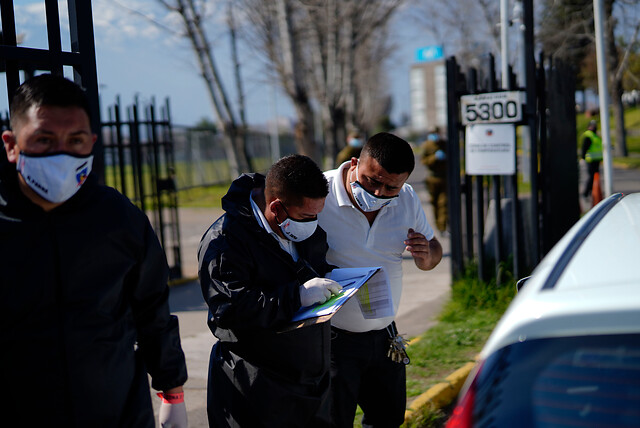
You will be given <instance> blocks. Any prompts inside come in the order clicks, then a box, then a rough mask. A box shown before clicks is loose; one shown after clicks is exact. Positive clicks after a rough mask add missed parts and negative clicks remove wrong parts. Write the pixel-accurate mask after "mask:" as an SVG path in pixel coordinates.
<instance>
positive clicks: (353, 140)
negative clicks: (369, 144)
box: [336, 131, 364, 168]
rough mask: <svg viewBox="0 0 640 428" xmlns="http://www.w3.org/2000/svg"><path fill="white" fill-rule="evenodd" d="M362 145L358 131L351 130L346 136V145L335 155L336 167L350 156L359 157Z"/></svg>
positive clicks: (349, 158)
mask: <svg viewBox="0 0 640 428" xmlns="http://www.w3.org/2000/svg"><path fill="white" fill-rule="evenodd" d="M363 145H364V141H363V140H362V135H361V134H360V132H358V131H351V132H350V133H349V135H348V136H347V145H346V146H344V148H343V149H342V150H340V152H338V155H337V156H336V168H337V167H339V166H340V165H342V164H343V163H344V162H346V161H349V160H351V158H357V157H360V151H361V150H362V146H363Z"/></svg>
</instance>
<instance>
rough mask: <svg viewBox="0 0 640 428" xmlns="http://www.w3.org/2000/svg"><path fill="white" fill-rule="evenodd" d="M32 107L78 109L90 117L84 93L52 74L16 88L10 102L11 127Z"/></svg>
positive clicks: (67, 80) (35, 78) (72, 84)
mask: <svg viewBox="0 0 640 428" xmlns="http://www.w3.org/2000/svg"><path fill="white" fill-rule="evenodd" d="M32 106H36V107H40V106H53V107H80V108H81V109H83V110H84V111H85V112H86V113H87V116H89V117H91V111H90V109H89V100H88V99H87V95H86V94H85V92H84V91H83V90H82V88H80V86H78V85H77V84H75V83H73V82H72V81H71V80H69V79H66V78H64V77H62V76H55V75H53V74H41V75H39V76H35V77H32V78H30V79H28V80H27V81H25V82H24V83H23V84H22V85H20V86H19V87H18V89H17V90H16V93H15V95H14V96H13V98H12V100H11V108H10V110H11V127H12V128H15V127H16V121H17V120H19V119H20V118H21V117H22V116H24V115H25V114H26V112H27V110H29V109H30V108H31V107H32Z"/></svg>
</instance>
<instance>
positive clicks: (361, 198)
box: [349, 165, 398, 213]
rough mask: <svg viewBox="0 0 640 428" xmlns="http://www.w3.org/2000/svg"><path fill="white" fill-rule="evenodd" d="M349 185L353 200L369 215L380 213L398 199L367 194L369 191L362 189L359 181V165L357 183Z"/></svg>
mask: <svg viewBox="0 0 640 428" xmlns="http://www.w3.org/2000/svg"><path fill="white" fill-rule="evenodd" d="M349 184H350V185H351V194H352V195H353V199H355V200H356V202H357V204H358V206H359V207H360V209H361V210H362V211H364V212H367V213H370V212H373V211H378V210H379V209H382V208H383V207H386V206H387V205H389V204H390V203H391V202H392V201H393V200H394V199H395V198H397V197H398V196H397V195H396V196H391V197H388V198H383V197H379V196H376V195H372V194H371V193H369V192H367V190H366V189H365V188H364V187H362V184H360V182H359V181H358V165H356V181H354V182H351V183H349Z"/></svg>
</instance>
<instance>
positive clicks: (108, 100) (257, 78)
mask: <svg viewBox="0 0 640 428" xmlns="http://www.w3.org/2000/svg"><path fill="white" fill-rule="evenodd" d="M59 4H60V14H61V21H62V23H63V32H62V37H63V49H66V50H69V46H70V43H69V33H68V28H67V26H68V18H67V13H66V7H67V6H66V1H65V0H61V1H60V2H59ZM125 5H126V6H125ZM14 6H15V13H16V28H17V31H18V33H19V34H20V33H22V34H24V42H23V44H22V45H23V46H28V47H34V48H46V47H47V41H46V25H45V18H44V1H43V0H14ZM92 6H93V15H94V31H95V39H96V40H95V41H96V56H97V58H96V62H97V68H98V80H99V83H100V98H101V104H102V106H103V112H104V107H105V106H106V105H110V104H113V102H114V101H115V99H116V96H118V95H119V96H120V99H121V102H122V104H124V105H129V104H131V103H132V102H133V99H134V97H135V96H136V94H137V95H138V97H139V99H140V100H141V101H145V100H149V99H150V98H151V97H155V99H156V102H158V103H162V102H164V99H165V98H166V97H169V99H170V104H171V112H172V119H173V122H174V123H175V124H179V125H192V124H194V123H196V122H197V121H198V120H200V119H201V118H202V117H207V118H209V119H211V120H213V119H214V115H213V110H212V108H211V105H210V101H209V98H208V96H207V94H206V91H205V86H204V84H203V82H202V80H201V78H200V77H199V76H198V73H197V66H196V61H195V59H194V56H193V53H192V51H191V48H190V45H189V44H188V41H187V40H186V39H183V38H181V37H179V36H178V35H176V34H173V33H171V32H170V31H169V30H167V28H168V29H171V28H180V23H179V22H178V21H177V20H176V17H173V16H170V15H167V14H166V13H165V12H164V11H162V10H161V9H160V8H159V7H158V6H157V4H156V2H155V1H154V0H92ZM132 10H135V11H138V12H141V13H143V14H144V15H146V16H148V17H152V18H153V19H154V20H156V21H157V22H159V23H161V24H162V26H164V27H165V28H160V27H159V26H156V25H153V24H151V23H150V21H148V20H147V19H145V18H143V17H142V16H140V14H138V13H135V12H132ZM406 13H408V12H407V11H404V12H403V14H401V15H399V16H398V17H397V18H396V19H395V20H394V21H393V24H392V32H391V33H392V40H393V43H394V45H395V46H397V49H396V50H395V52H394V54H393V55H392V57H390V58H389V60H388V62H387V74H388V77H389V82H388V91H389V93H390V94H391V95H392V97H393V111H392V119H393V120H396V121H397V120H399V119H400V118H401V116H402V115H403V114H409V111H410V109H409V68H410V66H411V64H412V63H413V61H414V57H415V51H416V49H418V48H420V47H423V46H427V45H431V44H433V39H432V38H431V36H430V35H429V33H428V32H427V31H426V30H424V29H422V28H419V27H418V26H417V25H415V24H412V23H411V22H412V21H411V19H408V18H407V15H406ZM218 19H223V18H222V17H220V18H217V15H213V16H211V18H210V23H209V25H208V27H207V29H208V31H209V35H210V38H211V40H212V45H213V49H214V52H215V55H216V59H217V62H218V67H219V69H220V71H221V73H222V75H223V80H224V81H225V82H226V84H227V86H228V87H231V86H232V80H231V67H230V59H229V58H230V56H229V49H228V44H229V41H228V38H227V37H225V36H224V34H223V29H224V26H223V25H221V24H220V23H218V22H217V20H218ZM240 50H241V52H240V56H241V61H242V73H243V77H244V84H245V92H246V95H245V96H246V102H247V118H248V121H249V123H250V124H254V125H257V124H265V123H267V122H268V121H269V120H272V119H273V118H274V117H275V116H276V112H277V115H278V116H279V117H282V116H285V117H289V118H292V119H293V117H294V114H293V110H292V108H291V105H290V103H289V102H288V100H287V99H286V97H285V95H284V94H283V93H282V92H281V91H280V90H279V89H277V88H274V85H272V84H271V83H270V82H269V79H268V76H267V73H266V72H265V66H264V64H263V63H262V62H261V61H260V59H259V58H258V54H257V53H255V52H252V51H251V50H250V49H249V48H248V47H246V46H242V45H241V46H240ZM445 54H446V53H445ZM2 79H4V77H2ZM1 88H2V91H3V92H4V91H6V89H5V88H6V84H5V82H4V81H2V82H1ZM4 110H6V93H5V96H0V111H4ZM103 118H106V117H105V115H104V114H103Z"/></svg>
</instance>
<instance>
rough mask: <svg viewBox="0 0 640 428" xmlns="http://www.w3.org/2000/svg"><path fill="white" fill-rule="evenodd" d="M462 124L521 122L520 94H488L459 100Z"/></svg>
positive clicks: (466, 96)
mask: <svg viewBox="0 0 640 428" xmlns="http://www.w3.org/2000/svg"><path fill="white" fill-rule="evenodd" d="M460 106H461V109H462V112H461V113H462V124H463V125H473V124H476V123H504V122H507V123H509V122H519V121H520V120H522V101H521V92H519V91H509V92H490V93H485V94H474V95H464V96H462V97H461V98H460Z"/></svg>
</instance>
